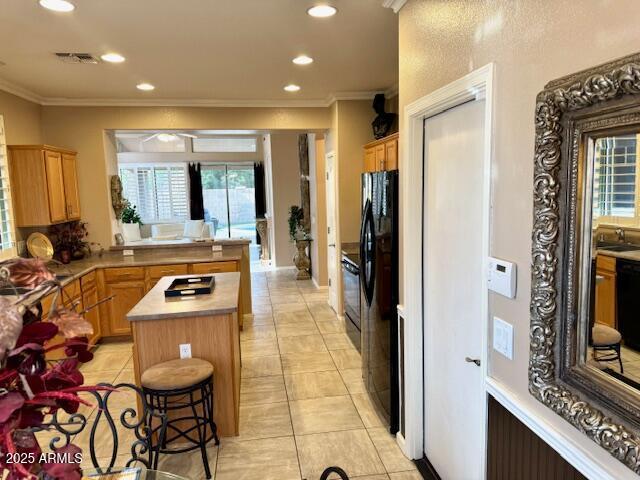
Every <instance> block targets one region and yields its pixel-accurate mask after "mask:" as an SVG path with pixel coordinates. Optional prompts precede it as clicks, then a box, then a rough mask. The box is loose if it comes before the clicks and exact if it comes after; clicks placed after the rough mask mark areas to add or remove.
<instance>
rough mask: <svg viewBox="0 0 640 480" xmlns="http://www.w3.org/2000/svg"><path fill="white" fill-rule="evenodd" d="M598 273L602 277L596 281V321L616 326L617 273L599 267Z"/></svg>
mask: <svg viewBox="0 0 640 480" xmlns="http://www.w3.org/2000/svg"><path fill="white" fill-rule="evenodd" d="M596 274H597V275H598V276H600V277H602V279H601V280H600V279H598V282H597V283H596V322H598V323H602V324H604V325H608V326H609V327H612V328H617V326H616V274H615V273H612V272H610V271H607V270H602V269H598V270H596Z"/></svg>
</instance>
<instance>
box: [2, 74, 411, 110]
mask: <svg viewBox="0 0 640 480" xmlns="http://www.w3.org/2000/svg"><path fill="white" fill-rule="evenodd" d="M0 90H2V91H5V92H7V93H11V94H13V95H16V96H18V97H20V98H24V99H25V100H28V101H30V102H33V103H37V104H38V105H42V106H47V107H203V108H205V107H209V108H211V107H217V108H225V107H228V108H252V107H253V108H322V107H330V106H331V105H333V104H334V103H335V102H337V101H339V100H371V99H373V97H374V96H375V95H376V94H378V93H384V94H385V96H387V97H392V96H394V95H397V93H398V86H397V84H396V85H394V86H392V87H390V88H388V89H387V90H371V91H364V92H338V93H334V94H331V95H329V96H328V97H327V98H325V99H324V100H322V99H309V100H291V99H285V100H216V99H204V98H203V99H199V98H195V99H180V98H167V99H165V98H158V99H140V98H121V99H109V98H65V97H43V96H41V95H38V94H37V93H34V92H32V91H30V90H27V89H26V88H23V87H20V86H18V85H16V84H13V83H11V82H9V81H7V80H3V79H2V78H0Z"/></svg>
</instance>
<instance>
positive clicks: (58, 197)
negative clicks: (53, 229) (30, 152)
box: [44, 150, 67, 223]
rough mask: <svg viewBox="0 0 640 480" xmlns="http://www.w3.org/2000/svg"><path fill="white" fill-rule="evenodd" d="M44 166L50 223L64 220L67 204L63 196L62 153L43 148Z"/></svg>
mask: <svg viewBox="0 0 640 480" xmlns="http://www.w3.org/2000/svg"><path fill="white" fill-rule="evenodd" d="M44 166H45V171H46V173H47V192H48V193H49V218H50V219H51V223H59V222H64V221H65V220H66V219H67V204H66V201H65V197H64V179H63V175H62V155H60V153H58V152H50V151H48V150H45V152H44Z"/></svg>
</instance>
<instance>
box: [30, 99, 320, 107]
mask: <svg viewBox="0 0 640 480" xmlns="http://www.w3.org/2000/svg"><path fill="white" fill-rule="evenodd" d="M40 104H41V105H43V106H48V107H203V108H205V107H209V108H211V107H218V108H252V107H254V108H304V107H327V106H328V105H327V102H326V100H313V99H311V100H215V99H204V98H203V99H199V98H194V99H175V98H167V99H163V98H159V99H147V100H142V99H139V98H123V99H106V98H43V99H42V101H41V102H40Z"/></svg>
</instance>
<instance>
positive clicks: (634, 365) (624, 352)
mask: <svg viewBox="0 0 640 480" xmlns="http://www.w3.org/2000/svg"><path fill="white" fill-rule="evenodd" d="M607 353H608V352H601V353H599V355H601V356H604V355H606V354H607ZM589 356H590V357H592V356H593V352H592V351H591V349H589ZM620 356H621V357H622V366H623V367H624V376H625V377H627V378H629V379H631V380H633V381H634V382H636V383H640V352H638V351H636V350H633V349H632V348H627V347H625V346H624V345H623V346H622V348H621V350H620ZM596 364H597V365H598V366H599V367H600V368H610V369H611V370H613V371H615V372H617V373H620V364H619V363H618V361H615V362H597V361H596Z"/></svg>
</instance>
